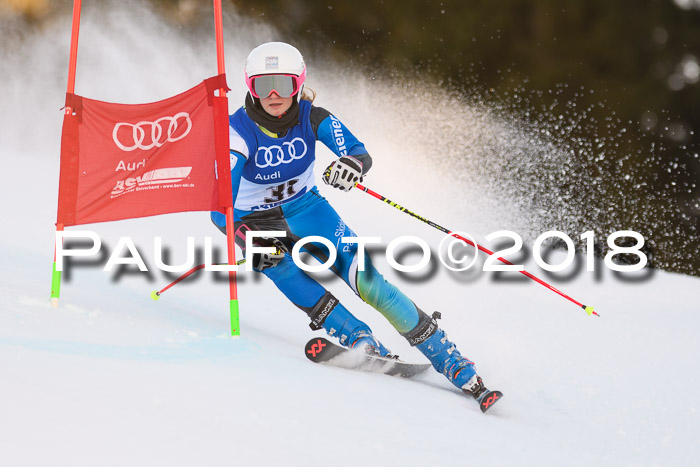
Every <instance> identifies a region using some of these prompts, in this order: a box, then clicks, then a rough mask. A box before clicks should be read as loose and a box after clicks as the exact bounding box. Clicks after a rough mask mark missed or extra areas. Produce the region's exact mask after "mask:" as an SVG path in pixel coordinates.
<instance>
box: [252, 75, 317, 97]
mask: <svg viewBox="0 0 700 467" xmlns="http://www.w3.org/2000/svg"><path fill="white" fill-rule="evenodd" d="M304 77H305V76H304V73H302V75H301V76H295V75H259V76H253V77H252V78H247V80H246V81H248V83H247V84H248V88H249V89H250V92H251V94H253V96H255V97H257V98H258V99H261V98H265V97H269V96H270V94H272V93H273V92H275V93H277V95H279V96H280V97H291V96H293V95H295V94H296V93H297V92H299V88H300V87H301V84H302V83H303V82H304Z"/></svg>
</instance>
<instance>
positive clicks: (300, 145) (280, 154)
mask: <svg viewBox="0 0 700 467" xmlns="http://www.w3.org/2000/svg"><path fill="white" fill-rule="evenodd" d="M305 155H306V143H305V142H304V140H303V139H301V138H299V137H297V138H294V139H293V140H291V141H287V142H284V143H282V146H277V145H273V146H268V147H265V146H260V147H259V148H258V152H256V153H255V165H256V166H258V168H260V169H264V168H266V167H277V166H278V165H280V164H290V163H292V162H294V161H295V160H297V159H301V158H302V157H304V156H305Z"/></svg>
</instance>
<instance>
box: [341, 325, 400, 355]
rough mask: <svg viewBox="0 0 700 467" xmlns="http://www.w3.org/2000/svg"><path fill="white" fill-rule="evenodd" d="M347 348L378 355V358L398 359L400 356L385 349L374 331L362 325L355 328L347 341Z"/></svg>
mask: <svg viewBox="0 0 700 467" xmlns="http://www.w3.org/2000/svg"><path fill="white" fill-rule="evenodd" d="M347 347H348V348H349V349H355V350H360V351H362V352H364V353H366V354H367V355H376V356H377V357H385V358H394V359H398V358H399V357H398V355H393V354H392V353H391V351H390V350H389V349H387V348H386V347H384V345H382V343H381V342H379V341H378V340H377V338H376V337H374V335H372V331H371V330H370V328H369V327H368V326H367V325H366V324H364V323H363V324H362V325H360V326H359V327H357V328H355V329H354V330H353V332H352V333H351V334H350V337H348V339H347Z"/></svg>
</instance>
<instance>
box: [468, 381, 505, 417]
mask: <svg viewBox="0 0 700 467" xmlns="http://www.w3.org/2000/svg"><path fill="white" fill-rule="evenodd" d="M476 378H477V379H478V381H477V384H476V385H474V387H473V388H472V389H471V390H469V389H464V388H462V392H463V393H464V394H465V395H466V396H467V397H469V398H470V399H474V400H476V401H477V402H478V403H479V408H480V409H481V411H482V412H483V413H486V412H487V411H489V410H490V409H491V407H493V406H494V404H496V402H498V401H500V400H501V399H502V398H503V393H502V392H501V391H491V390H490V389H488V388H487V387H486V386H484V383H483V381H482V380H481V378H479V377H478V376H477V377H476Z"/></svg>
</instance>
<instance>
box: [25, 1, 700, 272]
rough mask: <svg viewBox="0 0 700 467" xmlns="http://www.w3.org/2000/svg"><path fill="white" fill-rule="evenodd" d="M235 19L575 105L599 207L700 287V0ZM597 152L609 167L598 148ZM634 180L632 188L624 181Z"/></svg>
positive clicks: (407, 7) (579, 159) (661, 262)
mask: <svg viewBox="0 0 700 467" xmlns="http://www.w3.org/2000/svg"><path fill="white" fill-rule="evenodd" d="M151 1H152V2H154V4H155V5H156V6H157V8H158V9H160V11H162V12H163V14H164V15H165V16H166V17H169V18H170V19H171V20H173V21H178V22H180V23H182V24H183V27H184V26H186V25H187V24H188V23H189V24H192V25H194V26H193V27H196V24H197V23H200V24H201V23H202V21H203V20H202V18H203V17H204V16H203V15H204V14H206V15H207V18H208V15H210V14H211V2H210V1H208V0H207V1H205V0H151ZM14 3H15V4H21V3H25V4H26V5H30V6H32V5H33V6H32V7H31V8H30V7H27V9H26V17H27V21H41V20H42V17H45V16H46V15H50V14H51V8H50V6H47V5H48V2H46V1H40V0H33V1H29V0H27V1H26V2H21V1H19V0H17V1H16V2H14ZM36 5H39V6H40V7H41V5H43V7H42V8H43V9H42V8H37V7H36ZM224 8H225V9H231V10H235V11H236V12H237V13H238V14H239V15H242V16H243V17H250V18H251V19H254V20H256V21H263V22H265V23H268V24H270V25H273V26H274V27H275V28H277V30H278V31H279V33H280V37H279V40H285V41H289V42H293V43H295V44H298V45H299V46H300V48H303V50H304V53H305V54H319V55H323V56H331V57H335V58H337V59H338V60H343V61H345V62H346V63H348V65H349V66H353V67H356V68H359V69H362V70H364V71H366V72H367V73H368V74H374V75H377V76H393V77H397V76H398V77H401V76H406V77H410V78H411V79H425V80H431V81H434V82H437V83H440V84H441V85H442V86H444V87H445V89H449V90H450V91H452V92H456V93H461V94H462V95H464V96H466V97H467V98H469V97H472V98H473V97H474V96H476V98H477V99H478V100H480V101H484V100H490V101H491V103H492V104H493V105H494V106H497V107H499V106H500V108H502V109H505V110H507V111H509V112H514V113H516V114H518V115H519V116H525V115H527V118H529V119H531V120H533V121H534V122H538V121H541V122H544V123H546V122H547V121H548V120H550V119H551V118H552V112H551V109H552V108H553V107H555V106H563V104H565V103H568V104H569V110H571V107H573V104H572V103H575V108H576V111H575V112H574V114H572V113H571V112H569V113H568V114H567V118H571V119H573V120H575V121H576V122H577V124H576V125H573V126H575V128H573V129H570V130H568V133H567V134H566V135H563V137H562V138H560V139H563V140H566V139H569V140H571V141H578V142H577V143H576V144H573V143H572V147H573V149H572V150H571V154H572V158H573V159H575V160H574V161H572V167H575V168H578V172H576V174H577V175H580V174H586V176H590V177H591V178H596V179H597V180H599V181H600V183H603V184H607V186H609V190H607V192H608V193H609V196H610V199H603V200H601V201H600V202H599V203H600V205H602V206H605V205H606V203H608V205H610V204H616V205H618V209H619V212H616V213H615V215H616V216H617V217H618V218H619V219H621V220H622V221H624V222H625V223H626V225H629V228H631V229H636V230H638V231H640V232H642V233H644V235H645V237H646V238H648V239H649V248H650V249H654V248H655V249H656V250H655V251H654V252H653V258H652V265H654V266H657V267H661V268H665V269H669V270H674V271H679V272H684V273H689V274H695V275H700V238H699V232H700V186H698V185H699V184H700V183H699V180H700V159H699V157H698V153H700V110H698V107H699V104H700V65H699V62H700V0H617V1H610V0H585V1H581V0H500V1H496V2H494V1H486V0H471V1H459V0H443V1H428V0H418V1H406V0H403V1H399V0H379V1H376V0H373V1H370V0H354V1H340V0H325V1H302V0H264V1H261V0H224ZM206 24H207V26H209V27H210V25H211V23H210V18H208V20H207V21H206ZM207 32H208V33H209V32H210V31H207ZM516 93H517V94H518V96H520V97H519V98H517V99H515V98H514V97H513V96H514V94H516ZM523 96H525V97H523ZM581 109H584V110H581ZM576 112H578V113H577V114H576ZM572 115H573V116H572ZM523 118H524V117H523ZM580 141H587V142H588V143H584V144H582V143H581V142H580ZM599 142H603V143H602V144H603V147H604V151H605V152H606V158H605V160H600V159H596V158H595V156H594V151H589V150H586V148H587V147H589V148H590V147H593V146H594V145H595V144H599ZM564 144H565V145H567V144H568V143H567V142H566V141H564ZM576 145H578V146H577V147H574V146H576ZM620 167H622V169H621V168H620ZM623 169H624V170H623ZM623 173H632V174H633V177H632V178H633V180H632V181H630V182H629V183H617V180H616V179H617V178H618V177H620V176H622V174H623ZM561 182H562V183H567V184H568V183H569V182H570V181H567V180H562V181H561ZM574 185H575V184H574ZM578 187H579V188H582V189H584V188H585V184H584V183H580V182H579V185H578ZM621 195H622V197H623V198H624V202H619V198H620V197H621ZM620 206H621V207H620ZM635 210H636V211H637V212H636V213H633V211H635ZM640 211H643V212H641V215H640Z"/></svg>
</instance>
